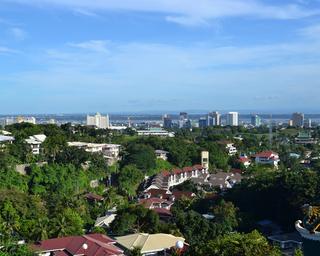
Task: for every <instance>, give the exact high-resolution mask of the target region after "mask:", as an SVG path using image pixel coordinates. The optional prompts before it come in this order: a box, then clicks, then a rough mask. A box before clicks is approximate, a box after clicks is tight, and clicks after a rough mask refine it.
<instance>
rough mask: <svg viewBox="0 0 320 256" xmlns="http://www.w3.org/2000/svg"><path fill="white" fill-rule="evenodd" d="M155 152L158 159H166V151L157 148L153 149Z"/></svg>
mask: <svg viewBox="0 0 320 256" xmlns="http://www.w3.org/2000/svg"><path fill="white" fill-rule="evenodd" d="M155 154H156V157H157V158H158V159H162V160H165V161H167V160H168V154H169V152H168V151H165V150H160V149H157V150H155Z"/></svg>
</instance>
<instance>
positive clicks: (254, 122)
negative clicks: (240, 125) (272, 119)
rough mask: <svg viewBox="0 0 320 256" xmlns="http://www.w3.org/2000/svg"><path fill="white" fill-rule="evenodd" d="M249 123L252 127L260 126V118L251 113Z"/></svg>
mask: <svg viewBox="0 0 320 256" xmlns="http://www.w3.org/2000/svg"><path fill="white" fill-rule="evenodd" d="M251 124H252V125H253V126H254V127H259V126H261V118H260V116H258V115H252V116H251Z"/></svg>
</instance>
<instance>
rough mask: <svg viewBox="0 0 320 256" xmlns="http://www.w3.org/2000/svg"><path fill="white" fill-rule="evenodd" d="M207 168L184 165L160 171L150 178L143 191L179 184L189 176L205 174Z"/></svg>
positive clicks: (167, 187) (189, 177)
mask: <svg viewBox="0 0 320 256" xmlns="http://www.w3.org/2000/svg"><path fill="white" fill-rule="evenodd" d="M207 173H208V170H207V169H205V168H203V166H202V165H195V166H192V167H184V168H183V169H174V170H171V171H162V172H161V173H159V174H157V175H155V176H154V177H152V178H151V180H150V182H149V184H148V186H147V188H146V190H145V191H148V190H150V189H165V190H168V189H169V188H171V187H173V186H176V185H179V184H181V183H183V182H185V181H187V180H189V179H191V178H197V177H199V176H200V175H201V174H207Z"/></svg>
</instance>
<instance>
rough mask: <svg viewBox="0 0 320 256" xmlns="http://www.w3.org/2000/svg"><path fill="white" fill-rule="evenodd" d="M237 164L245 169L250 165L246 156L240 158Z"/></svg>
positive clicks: (249, 160)
mask: <svg viewBox="0 0 320 256" xmlns="http://www.w3.org/2000/svg"><path fill="white" fill-rule="evenodd" d="M238 162H239V163H241V164H243V165H244V167H245V168H248V167H249V166H250V165H251V159H250V158H248V157H247V156H240V157H239V159H238Z"/></svg>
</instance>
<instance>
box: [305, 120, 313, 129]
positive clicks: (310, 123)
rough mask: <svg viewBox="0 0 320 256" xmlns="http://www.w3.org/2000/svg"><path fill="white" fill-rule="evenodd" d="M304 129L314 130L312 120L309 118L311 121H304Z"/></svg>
mask: <svg viewBox="0 0 320 256" xmlns="http://www.w3.org/2000/svg"><path fill="white" fill-rule="evenodd" d="M304 127H305V128H312V120H311V119H310V118H309V119H306V120H305V121H304Z"/></svg>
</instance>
